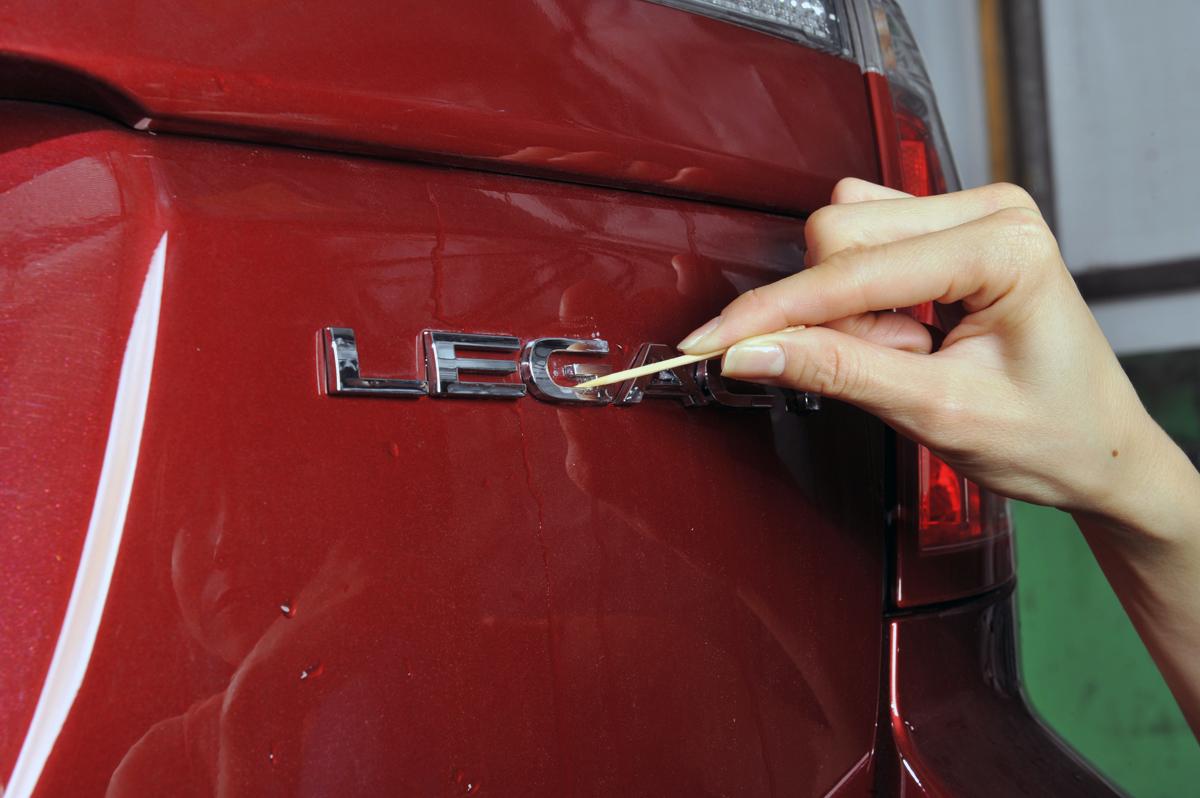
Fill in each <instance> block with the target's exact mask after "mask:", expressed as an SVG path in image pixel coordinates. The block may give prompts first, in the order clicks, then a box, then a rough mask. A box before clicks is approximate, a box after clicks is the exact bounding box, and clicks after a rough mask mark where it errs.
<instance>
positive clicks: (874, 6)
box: [850, 0, 959, 196]
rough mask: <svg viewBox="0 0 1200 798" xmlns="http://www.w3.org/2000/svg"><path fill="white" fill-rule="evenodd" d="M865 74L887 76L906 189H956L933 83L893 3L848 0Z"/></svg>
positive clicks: (932, 191)
mask: <svg viewBox="0 0 1200 798" xmlns="http://www.w3.org/2000/svg"><path fill="white" fill-rule="evenodd" d="M850 11H851V13H853V14H854V16H855V21H856V23H857V25H856V30H857V33H858V37H857V39H858V42H857V43H858V47H857V52H858V59H859V64H860V65H861V66H862V68H863V71H864V72H866V73H868V74H870V73H876V74H880V75H883V76H884V77H885V78H887V87H888V90H889V92H890V95H891V96H890V100H891V105H892V108H891V111H892V113H893V115H894V119H895V129H894V131H893V132H894V136H895V139H896V146H897V147H898V152H897V153H896V156H897V161H898V166H899V168H900V174H899V180H897V181H895V182H897V183H899V184H900V187H902V188H903V189H904V190H905V191H907V192H908V193H910V194H916V195H918V196H926V195H929V194H940V193H943V192H946V191H956V190H958V188H959V182H958V172H957V171H956V170H955V168H954V159H953V157H952V156H951V155H950V146H949V143H948V142H947V139H946V131H945V129H944V128H943V127H942V117H941V114H939V113H938V109H937V101H936V100H935V99H934V96H933V84H932V83H930V81H929V73H928V72H926V71H925V62H924V61H922V60H921V52H920V50H918V49H917V42H916V39H914V38H913V35H912V31H911V30H910V29H909V27H908V23H907V22H905V21H904V14H903V13H902V12H901V11H900V6H899V5H897V4H896V2H895V0H852V2H851V5H850Z"/></svg>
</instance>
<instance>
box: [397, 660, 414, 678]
mask: <svg viewBox="0 0 1200 798" xmlns="http://www.w3.org/2000/svg"><path fill="white" fill-rule="evenodd" d="M400 667H401V668H403V669H404V675H405V676H407V677H408V678H410V679H411V678H412V675H413V671H412V662H411V661H409V659H408V657H405V658H404V659H402V660H400Z"/></svg>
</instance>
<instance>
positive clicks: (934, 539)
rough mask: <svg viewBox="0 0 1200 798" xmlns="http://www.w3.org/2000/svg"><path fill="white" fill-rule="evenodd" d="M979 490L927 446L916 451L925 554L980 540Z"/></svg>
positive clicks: (919, 530)
mask: <svg viewBox="0 0 1200 798" xmlns="http://www.w3.org/2000/svg"><path fill="white" fill-rule="evenodd" d="M983 521H984V519H983V513H982V500H981V498H980V491H979V486H978V485H976V484H975V483H974V482H971V481H970V480H969V479H966V478H965V477H962V476H960V475H959V474H958V472H957V471H955V470H954V469H953V468H951V467H950V466H948V465H946V464H945V463H944V462H942V461H941V459H939V458H938V457H937V456H936V455H935V454H933V452H931V451H929V450H928V449H926V448H925V447H924V446H919V447H917V538H918V541H919V543H920V545H921V549H922V550H924V551H929V550H934V549H942V548H947V547H950V546H957V545H960V544H963V543H970V542H972V541H976V540H981V539H982V538H984V537H986V536H987V530H985V529H984V524H983Z"/></svg>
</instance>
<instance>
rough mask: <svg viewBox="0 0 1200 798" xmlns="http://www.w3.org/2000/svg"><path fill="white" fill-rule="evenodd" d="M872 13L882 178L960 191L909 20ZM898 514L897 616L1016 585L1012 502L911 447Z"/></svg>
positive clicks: (874, 3) (882, 10) (900, 447)
mask: <svg viewBox="0 0 1200 798" xmlns="http://www.w3.org/2000/svg"><path fill="white" fill-rule="evenodd" d="M864 4H865V7H866V8H867V9H868V10H869V12H870V14H869V16H863V17H859V19H860V21H864V20H869V22H870V23H871V26H870V29H871V30H873V31H874V34H875V37H876V38H875V41H873V42H872V41H870V39H869V37H866V38H865V39H864V44H863V47H862V48H861V53H862V64H863V69H864V72H865V73H866V81H867V88H868V92H869V98H870V102H871V109H872V113H873V114H874V123H875V131H876V135H877V137H878V141H879V162H880V172H881V175H882V178H883V180H884V182H885V183H887V184H888V185H890V186H893V187H895V188H900V189H903V190H904V191H907V192H908V193H909V194H913V195H916V196H929V195H931V194H941V193H944V192H946V191H947V190H951V191H953V190H956V189H957V188H958V179H957V176H956V175H955V172H954V161H953V159H952V158H951V156H950V151H949V148H948V147H947V146H946V136H945V132H944V131H943V130H942V124H941V120H940V118H939V116H938V112H937V105H936V102H935V101H934V97H933V89H932V87H931V86H930V83H929V76H928V74H927V73H926V72H925V68H924V66H923V65H922V63H921V56H920V53H918V52H917V47H916V42H915V41H914V40H913V37H912V32H911V31H910V30H909V29H908V25H907V24H906V23H905V22H904V15H903V14H902V13H901V11H900V7H899V5H898V4H897V3H896V1H895V0H864ZM859 7H861V6H854V8H859ZM860 29H862V30H865V26H863V27H862V28H860ZM904 312H905V313H908V314H910V315H911V316H913V317H914V318H916V319H917V320H918V321H921V322H923V323H925V324H928V325H933V326H936V327H938V328H939V329H941V330H943V331H945V329H947V327H950V326H953V321H954V319H955V318H956V317H958V316H960V315H961V313H962V309H961V308H960V307H956V306H939V307H937V308H936V309H935V307H934V305H933V303H929V302H927V303H924V304H922V305H918V306H916V307H912V308H905V309H904ZM939 320H944V321H945V324H941V323H939ZM895 506H896V508H897V513H896V514H895V516H894V517H895V519H896V523H895V538H894V543H895V553H896V562H895V567H896V573H895V582H894V583H893V591H892V601H893V603H894V604H895V605H896V606H897V607H916V606H920V605H925V604H932V603H938V602H944V601H953V600H956V599H960V598H963V597H966V596H972V595H975V594H977V593H980V592H982V591H985V590H989V589H992V588H995V587H996V586H998V585H1001V584H1003V583H1004V582H1006V581H1007V580H1009V579H1011V578H1012V575H1013V570H1012V549H1011V544H1010V540H1011V536H1010V535H1009V524H1008V517H1007V511H1006V503H1005V500H1004V499H1001V498H1000V497H998V496H994V495H992V494H990V493H988V492H987V491H985V490H982V489H980V488H979V486H977V485H975V484H973V483H972V482H970V481H969V480H967V479H964V478H963V477H962V475H960V474H958V473H957V472H955V471H954V469H953V468H951V467H950V466H949V465H947V464H946V463H944V462H943V461H942V460H941V459H939V458H938V457H937V456H936V455H934V454H933V453H931V452H930V451H929V450H928V449H926V448H925V447H923V446H919V445H917V444H915V443H913V442H911V441H906V440H904V439H897V440H896V492H895Z"/></svg>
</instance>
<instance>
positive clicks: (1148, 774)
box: [1013, 351, 1200, 798]
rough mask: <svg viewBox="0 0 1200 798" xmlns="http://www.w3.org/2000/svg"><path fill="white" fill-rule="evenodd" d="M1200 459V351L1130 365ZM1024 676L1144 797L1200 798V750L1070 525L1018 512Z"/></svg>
mask: <svg viewBox="0 0 1200 798" xmlns="http://www.w3.org/2000/svg"><path fill="white" fill-rule="evenodd" d="M1122 365H1124V366H1125V370H1126V371H1127V372H1128V373H1129V375H1130V378H1131V379H1132V380H1133V383H1134V385H1135V386H1137V389H1138V393H1139V394H1140V395H1141V396H1142V400H1143V401H1144V402H1145V403H1146V406H1147V407H1148V408H1149V409H1150V412H1151V414H1152V415H1153V416H1154V417H1155V418H1156V419H1157V420H1158V421H1159V423H1160V424H1162V425H1163V427H1164V428H1165V429H1166V430H1167V432H1168V433H1170V434H1171V435H1172V436H1173V437H1174V438H1175V440H1176V441H1178V442H1179V443H1180V445H1182V446H1183V447H1184V449H1185V450H1187V451H1188V452H1189V454H1191V455H1192V456H1193V459H1195V457H1196V454H1197V453H1198V452H1200V351H1189V352H1181V353H1172V354H1166V355H1146V356H1141V357H1135V358H1128V359H1125V360H1123V361H1122ZM1013 520H1014V524H1015V526H1016V547H1017V584H1018V591H1017V606H1018V612H1019V621H1020V652H1021V653H1020V655H1021V669H1022V674H1023V677H1024V680H1025V689H1026V692H1027V694H1028V697H1029V700H1030V703H1031V704H1032V705H1033V707H1034V709H1035V710H1036V711H1037V712H1038V713H1039V714H1040V715H1041V716H1042V718H1043V719H1044V720H1045V721H1046V722H1047V724H1048V725H1049V726H1050V727H1051V728H1053V729H1054V730H1055V731H1056V732H1057V733H1058V734H1059V735H1060V736H1061V737H1062V738H1063V739H1065V740H1066V741H1067V742H1068V743H1070V744H1071V746H1073V747H1074V748H1075V749H1076V750H1077V751H1079V753H1081V754H1082V755H1083V756H1084V757H1085V758H1087V759H1088V760H1089V761H1091V762H1092V763H1093V764H1094V765H1095V766H1096V767H1097V768H1098V769H1099V770H1100V771H1101V772H1102V773H1104V774H1105V775H1106V776H1108V777H1109V779H1111V780H1112V781H1113V782H1114V783H1116V784H1117V785H1119V786H1120V787H1121V788H1122V789H1124V790H1126V791H1127V792H1128V793H1129V794H1130V795H1132V796H1134V797H1135V798H1152V797H1157V796H1162V797H1163V798H1167V796H1170V797H1171V798H1174V797H1175V796H1185V795H1188V796H1190V795H1197V796H1200V745H1197V743H1196V740H1195V738H1194V737H1193V736H1192V733H1191V731H1190V730H1189V729H1188V726H1187V723H1186V722H1185V721H1184V719H1183V715H1182V714H1181V713H1180V711H1179V708H1178V707H1177V706H1176V705H1175V701H1174V699H1172V697H1171V694H1170V691H1169V690H1168V689H1167V686H1166V684H1165V683H1164V682H1163V680H1162V677H1161V676H1160V675H1159V673H1158V670H1157V669H1156V668H1155V666H1154V663H1153V662H1152V661H1151V659H1150V655H1149V654H1148V653H1147V652H1146V649H1145V648H1144V647H1143V646H1142V644H1141V641H1140V640H1139V639H1138V637H1137V633H1136V632H1135V631H1134V629H1133V625H1132V624H1131V623H1130V622H1129V619H1128V618H1127V617H1126V615H1125V612H1124V610H1123V609H1122V608H1121V605H1120V603H1119V602H1118V601H1117V598H1116V596H1115V595H1114V594H1113V592H1112V590H1111V589H1110V588H1109V586H1108V582H1107V581H1106V580H1105V579H1104V575H1103V574H1102V573H1101V571H1100V568H1099V566H1097V565H1096V561H1095V560H1094V559H1093V558H1092V554H1091V551H1090V550H1089V549H1088V547H1087V544H1085V543H1084V541H1083V537H1082V536H1081V535H1080V534H1079V532H1078V530H1077V529H1076V528H1075V523H1074V522H1073V521H1072V520H1071V517H1070V516H1068V515H1066V514H1065V513H1061V512H1058V511H1057V510H1052V509H1048V508H1045V507H1035V506H1033V505H1028V504H1019V503H1015V504H1014V506H1013Z"/></svg>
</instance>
